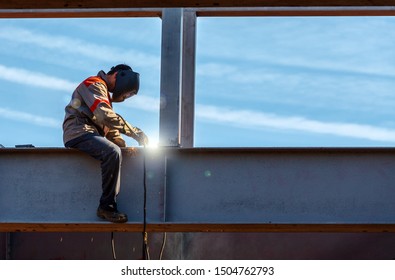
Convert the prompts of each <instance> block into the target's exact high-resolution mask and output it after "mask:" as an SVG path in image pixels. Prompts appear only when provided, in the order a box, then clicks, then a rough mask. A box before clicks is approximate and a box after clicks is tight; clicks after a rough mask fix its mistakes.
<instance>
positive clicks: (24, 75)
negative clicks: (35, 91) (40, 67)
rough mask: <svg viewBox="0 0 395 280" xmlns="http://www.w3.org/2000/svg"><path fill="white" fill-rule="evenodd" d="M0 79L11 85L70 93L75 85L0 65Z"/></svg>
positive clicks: (55, 78)
mask: <svg viewBox="0 0 395 280" xmlns="http://www.w3.org/2000/svg"><path fill="white" fill-rule="evenodd" d="M0 79H2V80H6V81H9V82H13V83H18V84H24V85H30V86H36V87H43V88H49V89H54V90H60V91H67V92H72V91H73V90H74V89H75V87H76V86H77V84H76V83H73V82H70V81H67V80H64V79H59V78H57V77H53V76H48V75H45V74H42V73H38V72H33V71H29V70H25V69H21V68H13V67H8V66H4V65H1V64H0Z"/></svg>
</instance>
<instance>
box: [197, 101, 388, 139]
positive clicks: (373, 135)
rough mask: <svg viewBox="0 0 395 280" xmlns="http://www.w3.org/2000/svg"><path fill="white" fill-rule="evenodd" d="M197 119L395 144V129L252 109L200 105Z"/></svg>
mask: <svg viewBox="0 0 395 280" xmlns="http://www.w3.org/2000/svg"><path fill="white" fill-rule="evenodd" d="M196 116H197V118H200V119H202V120H206V121H210V122H219V123H224V124H227V125H232V126H238V127H245V128H253V129H260V128H274V129H282V130H297V131H302V132H309V133H320V134H331V135H335V136H343V137H352V138H361V139H368V140H373V141H383V142H395V130H391V129H387V128H382V127H375V126H371V125H364V124H354V123H342V122H322V121H317V120H311V119H307V118H304V117H300V116H294V117H288V116H280V115H276V114H269V113H263V112H256V111H250V110H231V109H226V108H221V107H216V106H207V105H197V108H196Z"/></svg>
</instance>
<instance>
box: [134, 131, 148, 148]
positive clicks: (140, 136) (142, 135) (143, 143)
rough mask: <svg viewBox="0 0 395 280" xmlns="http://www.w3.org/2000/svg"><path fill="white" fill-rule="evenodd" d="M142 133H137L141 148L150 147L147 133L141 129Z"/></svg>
mask: <svg viewBox="0 0 395 280" xmlns="http://www.w3.org/2000/svg"><path fill="white" fill-rule="evenodd" d="M139 130H140V132H139V133H137V139H136V140H137V142H138V143H139V145H140V146H147V145H148V142H149V141H148V137H147V135H145V133H144V132H143V131H142V130H141V129H139Z"/></svg>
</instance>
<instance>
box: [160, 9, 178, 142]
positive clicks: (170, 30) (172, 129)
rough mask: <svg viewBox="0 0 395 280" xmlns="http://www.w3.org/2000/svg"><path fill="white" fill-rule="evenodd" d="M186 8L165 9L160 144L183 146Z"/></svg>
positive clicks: (163, 20) (163, 13) (163, 18)
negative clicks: (183, 31) (181, 99)
mask: <svg viewBox="0 0 395 280" xmlns="http://www.w3.org/2000/svg"><path fill="white" fill-rule="evenodd" d="M182 13H183V9H177V8H175V9H164V10H163V12H162V48H161V50H162V59H161V82H160V84H161V86H160V120H159V143H160V145H161V146H170V147H177V146H179V145H180V139H179V131H180V94H181V50H182V47H181V44H182V41H181V40H182V39H181V38H182Z"/></svg>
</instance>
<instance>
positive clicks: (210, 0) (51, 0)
mask: <svg viewBox="0 0 395 280" xmlns="http://www.w3.org/2000/svg"><path fill="white" fill-rule="evenodd" d="M394 5H395V1H394V0H347V1H344V0H167V1H162V0H133V1H130V0H129V1H128V0H84V1H82V0H46V1H37V0H8V1H1V3H0V9H73V8H74V9H75V8H78V9H91V8H152V7H154V8H171V7H320V6H323V7H324V6H327V7H328V6H329V7H334V6H339V7H352V6H373V7H374V6H394Z"/></svg>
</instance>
